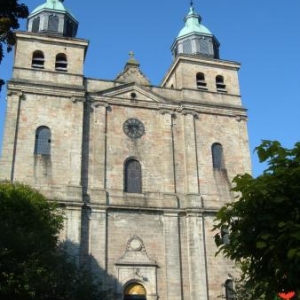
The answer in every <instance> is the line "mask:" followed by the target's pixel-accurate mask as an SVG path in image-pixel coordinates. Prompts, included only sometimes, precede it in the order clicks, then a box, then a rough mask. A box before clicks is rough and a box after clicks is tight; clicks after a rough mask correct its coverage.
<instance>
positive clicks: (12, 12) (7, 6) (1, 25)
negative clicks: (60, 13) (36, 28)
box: [0, 0, 28, 89]
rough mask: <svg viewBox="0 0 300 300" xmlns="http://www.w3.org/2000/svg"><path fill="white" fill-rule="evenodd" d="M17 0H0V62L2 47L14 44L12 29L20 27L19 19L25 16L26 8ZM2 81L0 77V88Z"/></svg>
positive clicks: (9, 49)
mask: <svg viewBox="0 0 300 300" xmlns="http://www.w3.org/2000/svg"><path fill="white" fill-rule="evenodd" d="M18 2H19V1H18V0H1V4H0V63H1V62H2V59H3V57H4V50H3V47H4V45H6V50H7V51H8V52H9V51H11V50H12V47H13V45H14V44H15V36H14V31H15V30H16V29H18V28H19V27H20V24H19V19H24V18H27V16H28V8H27V6H26V5H25V4H23V3H21V4H19V3H18ZM3 84H4V81H3V80H2V79H0V89H1V86H2V85H3Z"/></svg>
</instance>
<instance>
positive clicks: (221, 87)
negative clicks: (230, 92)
mask: <svg viewBox="0 0 300 300" xmlns="http://www.w3.org/2000/svg"><path fill="white" fill-rule="evenodd" d="M216 88H217V90H218V91H221V92H224V91H225V89H226V85H225V83H224V77H223V76H222V75H217V76H216Z"/></svg>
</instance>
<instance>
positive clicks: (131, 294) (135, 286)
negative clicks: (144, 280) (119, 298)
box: [123, 283, 146, 300]
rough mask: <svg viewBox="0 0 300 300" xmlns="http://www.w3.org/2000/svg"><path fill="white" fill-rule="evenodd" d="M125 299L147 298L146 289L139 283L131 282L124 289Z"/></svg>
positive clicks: (141, 299) (139, 299) (144, 299)
mask: <svg viewBox="0 0 300 300" xmlns="http://www.w3.org/2000/svg"><path fill="white" fill-rule="evenodd" d="M123 300H146V290H145V288H144V287H143V286H142V285H141V284H139V283H131V284H129V285H128V286H127V287H126V288H125V290H124V298H123Z"/></svg>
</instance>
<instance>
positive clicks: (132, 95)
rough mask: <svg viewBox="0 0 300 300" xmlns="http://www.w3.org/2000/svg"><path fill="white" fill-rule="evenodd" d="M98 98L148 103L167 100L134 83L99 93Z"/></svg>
mask: <svg viewBox="0 0 300 300" xmlns="http://www.w3.org/2000/svg"><path fill="white" fill-rule="evenodd" d="M97 95H98V96H104V97H111V98H119V99H124V100H125V99H126V100H130V101H144V102H145V101H146V102H154V103H164V102H166V100H165V99H164V98H162V97H161V96H159V95H157V94H156V93H153V92H152V91H149V90H148V89H147V88H144V87H143V86H140V85H139V84H137V83H135V82H132V83H128V84H123V85H119V86H116V87H113V88H110V89H107V90H104V91H101V92H98V93H97Z"/></svg>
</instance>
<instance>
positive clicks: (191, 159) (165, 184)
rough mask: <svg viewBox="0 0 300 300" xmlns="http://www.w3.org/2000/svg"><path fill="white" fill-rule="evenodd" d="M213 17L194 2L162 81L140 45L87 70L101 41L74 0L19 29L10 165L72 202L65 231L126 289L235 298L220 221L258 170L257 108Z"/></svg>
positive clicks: (90, 263) (66, 204) (3, 167)
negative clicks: (245, 96) (212, 27)
mask: <svg viewBox="0 0 300 300" xmlns="http://www.w3.org/2000/svg"><path fill="white" fill-rule="evenodd" d="M201 22H202V20H201V17H200V16H199V15H198V14H197V12H196V10H195V8H194V6H193V5H191V7H190V9H189V12H188V14H187V16H186V18H185V24H184V27H183V29H182V30H181V31H180V32H179V34H178V36H177V37H176V38H175V40H174V42H173V44H172V46H171V52H172V55H173V62H172V64H171V66H170V68H169V70H168V71H167V73H166V74H165V76H164V78H163V80H162V82H161V84H160V85H159V86H154V85H151V83H150V81H149V79H148V78H147V76H146V75H145V74H144V73H143V72H142V71H141V68H140V63H139V62H138V61H137V60H136V59H135V57H134V54H133V53H131V54H130V58H129V60H128V61H127V62H126V64H125V67H124V69H123V70H122V71H121V72H120V73H119V74H118V75H117V76H116V78H115V79H114V80H103V79H99V78H93V79H88V78H85V77H84V73H83V67H84V59H85V55H86V52H87V48H88V42H87V41H86V40H84V39H81V38H76V32H77V27H78V21H77V20H76V18H75V17H74V16H73V14H72V13H71V12H70V11H69V10H68V9H67V8H66V7H65V5H64V3H63V2H62V1H59V0H47V1H46V3H44V4H42V5H40V6H39V7H37V8H36V9H35V10H34V11H33V12H32V13H31V14H30V15H29V17H28V26H27V31H26V32H18V33H17V34H16V39H17V41H16V47H15V55H14V66H13V74H12V78H11V80H10V81H9V82H8V88H7V114H6V123H5V129H4V140H3V146H2V157H1V161H0V179H9V180H11V181H15V180H17V181H21V182H24V183H27V184H29V185H31V186H33V187H35V188H36V189H38V190H40V191H41V192H42V193H43V194H44V195H45V196H46V197H48V199H49V200H50V201H52V200H56V201H58V202H59V203H60V204H61V206H62V207H63V209H64V211H65V216H66V218H65V224H64V225H65V226H64V229H63V231H62V232H61V241H62V243H65V245H66V247H67V248H68V249H69V251H70V253H71V254H72V255H74V256H75V257H76V258H77V260H78V263H79V264H85V265H86V266H87V267H88V268H90V270H91V271H92V272H93V273H94V274H95V275H97V276H98V277H100V278H101V280H102V281H103V284H104V287H105V288H109V289H111V290H112V291H113V293H114V299H115V300H131V299H139V300H146V299H147V300H158V299H160V300H183V299H185V300H208V299H217V298H221V297H224V298H225V297H227V299H231V298H230V297H231V295H230V293H229V291H230V286H231V279H230V278H229V277H228V273H231V272H232V263H231V262H230V261H228V260H225V259H223V258H222V257H221V256H220V257H215V252H216V250H217V249H216V246H215V244H214V239H213V233H212V231H211V230H212V227H213V222H214V216H215V214H216V212H217V211H218V209H219V208H220V207H221V206H222V205H224V203H226V202H228V201H232V200H233V199H234V195H233V194H232V192H231V181H232V179H233V177H234V176H235V175H237V174H242V173H245V172H251V164H250V155H249V145H248V136H247V125H246V121H247V115H246V109H245V108H244V107H243V105H242V102H241V96H240V91H239V81H238V70H239V68H240V65H239V63H237V62H233V61H227V60H222V59H220V56H219V47H220V44H219V42H218V40H217V39H216V37H215V36H214V35H213V33H211V32H210V31H209V29H207V28H206V27H205V26H204V25H202V23H201ZM226 287H227V289H226Z"/></svg>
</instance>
